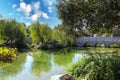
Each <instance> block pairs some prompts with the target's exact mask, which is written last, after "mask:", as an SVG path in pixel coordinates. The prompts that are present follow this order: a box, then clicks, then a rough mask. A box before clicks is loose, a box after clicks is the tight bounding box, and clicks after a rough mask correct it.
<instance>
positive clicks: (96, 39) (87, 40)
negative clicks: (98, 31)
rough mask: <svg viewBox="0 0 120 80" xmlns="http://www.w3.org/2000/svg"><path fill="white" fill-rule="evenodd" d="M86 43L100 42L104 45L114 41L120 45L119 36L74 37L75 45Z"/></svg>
mask: <svg viewBox="0 0 120 80" xmlns="http://www.w3.org/2000/svg"><path fill="white" fill-rule="evenodd" d="M86 43H88V44H91V45H94V44H97V43H102V44H105V45H110V44H113V43H116V44H118V45H120V37H83V38H76V45H77V46H84V45H85V44H86Z"/></svg>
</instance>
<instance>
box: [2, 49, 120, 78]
mask: <svg viewBox="0 0 120 80" xmlns="http://www.w3.org/2000/svg"><path fill="white" fill-rule="evenodd" d="M118 52H120V51H119V49H117V48H116V49H112V48H110V49H109V48H87V49H70V48H66V49H62V50H59V51H42V50H38V51H33V52H28V53H27V54H26V53H21V54H20V55H19V56H18V58H17V61H15V62H13V63H6V64H3V65H1V66H0V80H50V78H51V77H52V76H54V75H59V74H64V73H65V71H66V69H67V68H68V67H69V66H70V65H71V64H73V63H75V62H77V61H78V60H80V59H81V58H82V57H83V56H84V55H85V54H91V53H93V55H94V53H100V54H102V53H104V54H105V53H112V54H113V53H118Z"/></svg>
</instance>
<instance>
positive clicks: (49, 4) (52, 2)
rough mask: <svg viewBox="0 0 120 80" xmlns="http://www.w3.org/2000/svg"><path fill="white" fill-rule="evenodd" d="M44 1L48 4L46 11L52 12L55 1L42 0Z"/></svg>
mask: <svg viewBox="0 0 120 80" xmlns="http://www.w3.org/2000/svg"><path fill="white" fill-rule="evenodd" d="M44 3H45V4H46V5H47V6H48V12H50V13H51V12H52V11H53V9H54V7H55V5H56V3H57V1H56V0H44Z"/></svg>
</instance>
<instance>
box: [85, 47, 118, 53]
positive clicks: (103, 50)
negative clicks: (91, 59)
mask: <svg viewBox="0 0 120 80" xmlns="http://www.w3.org/2000/svg"><path fill="white" fill-rule="evenodd" d="M84 53H87V54H89V53H120V50H119V48H89V49H87V50H85V51H84Z"/></svg>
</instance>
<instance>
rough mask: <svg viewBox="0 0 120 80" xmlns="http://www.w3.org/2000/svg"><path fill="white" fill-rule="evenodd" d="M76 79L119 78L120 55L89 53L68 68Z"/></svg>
mask: <svg viewBox="0 0 120 80" xmlns="http://www.w3.org/2000/svg"><path fill="white" fill-rule="evenodd" d="M68 73H69V74H71V75H73V77H74V78H75V80H82V79H88V80H119V79H120V56H117V55H108V56H106V55H100V54H99V55H98V54H96V55H89V56H85V57H83V58H82V59H81V60H80V61H79V62H77V63H75V64H74V65H73V66H72V67H70V68H69V69H68Z"/></svg>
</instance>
